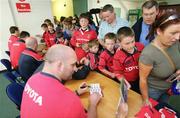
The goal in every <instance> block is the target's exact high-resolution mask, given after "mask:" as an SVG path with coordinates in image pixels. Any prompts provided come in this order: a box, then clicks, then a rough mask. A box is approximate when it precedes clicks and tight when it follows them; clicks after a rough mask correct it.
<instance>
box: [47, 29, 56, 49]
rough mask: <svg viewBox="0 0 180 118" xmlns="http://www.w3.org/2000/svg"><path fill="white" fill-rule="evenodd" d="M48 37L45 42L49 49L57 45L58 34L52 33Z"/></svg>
mask: <svg viewBox="0 0 180 118" xmlns="http://www.w3.org/2000/svg"><path fill="white" fill-rule="evenodd" d="M46 36H47V37H46V38H45V42H46V45H47V47H51V46H52V45H54V44H55V38H56V32H55V31H54V33H50V32H48V33H47V35H46Z"/></svg>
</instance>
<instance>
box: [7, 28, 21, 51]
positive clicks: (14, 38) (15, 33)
mask: <svg viewBox="0 0 180 118" xmlns="http://www.w3.org/2000/svg"><path fill="white" fill-rule="evenodd" d="M9 31H10V33H11V36H10V38H9V40H8V48H9V51H10V50H11V46H12V44H13V43H14V42H16V41H17V40H19V38H18V37H19V28H18V27H16V26H11V27H10V28H9Z"/></svg>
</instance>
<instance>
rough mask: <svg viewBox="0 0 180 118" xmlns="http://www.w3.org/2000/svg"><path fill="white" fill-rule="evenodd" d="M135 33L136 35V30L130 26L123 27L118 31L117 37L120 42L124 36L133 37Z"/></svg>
mask: <svg viewBox="0 0 180 118" xmlns="http://www.w3.org/2000/svg"><path fill="white" fill-rule="evenodd" d="M134 35H135V34H134V31H133V30H132V29H131V28H130V27H121V28H119V30H118V31H117V39H118V41H120V42H121V41H122V39H123V38H124V37H128V36H130V37H133V36H134Z"/></svg>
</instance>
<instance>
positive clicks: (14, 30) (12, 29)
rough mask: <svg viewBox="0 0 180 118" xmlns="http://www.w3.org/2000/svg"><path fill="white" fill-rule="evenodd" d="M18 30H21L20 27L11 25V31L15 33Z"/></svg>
mask: <svg viewBox="0 0 180 118" xmlns="http://www.w3.org/2000/svg"><path fill="white" fill-rule="evenodd" d="M16 31H19V28H18V27H16V26H11V27H10V28H9V32H10V33H11V34H14V33H15V32H16Z"/></svg>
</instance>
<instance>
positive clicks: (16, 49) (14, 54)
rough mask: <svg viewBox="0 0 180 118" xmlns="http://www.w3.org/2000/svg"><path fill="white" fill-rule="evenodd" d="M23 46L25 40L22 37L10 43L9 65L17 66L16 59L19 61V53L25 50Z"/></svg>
mask: <svg viewBox="0 0 180 118" xmlns="http://www.w3.org/2000/svg"><path fill="white" fill-rule="evenodd" d="M25 48H26V45H25V41H24V40H22V39H20V40H18V41H16V42H14V43H13V44H12V46H11V50H10V60H11V65H12V67H13V68H17V67H18V63H19V62H18V61H19V58H20V55H21V53H22V52H23V51H24V50H25Z"/></svg>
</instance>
